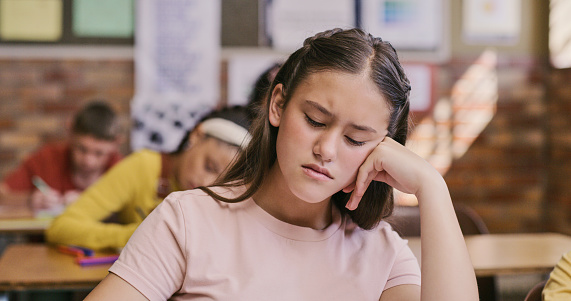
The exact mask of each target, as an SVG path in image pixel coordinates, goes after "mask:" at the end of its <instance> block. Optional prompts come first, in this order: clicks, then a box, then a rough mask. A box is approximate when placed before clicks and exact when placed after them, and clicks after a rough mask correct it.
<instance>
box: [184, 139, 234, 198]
mask: <svg viewBox="0 0 571 301" xmlns="http://www.w3.org/2000/svg"><path fill="white" fill-rule="evenodd" d="M237 152H238V147H237V146H232V145H230V144H228V143H225V142H222V141H220V140H218V139H216V138H212V137H208V136H204V135H203V134H201V133H200V130H198V131H197V130H195V131H193V132H192V133H191V137H190V147H189V148H188V149H187V150H186V151H184V152H183V153H182V155H181V161H180V164H179V165H178V166H173V168H174V170H175V178H176V181H177V182H178V185H179V187H180V188H181V189H194V188H196V187H198V186H206V185H210V184H212V183H213V182H214V180H216V178H217V177H218V176H219V175H220V174H221V173H222V171H224V169H226V167H227V166H228V165H229V164H230V162H231V161H232V159H233V158H234V156H235V155H236V153H237Z"/></svg>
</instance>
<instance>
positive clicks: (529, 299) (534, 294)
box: [524, 280, 547, 301]
mask: <svg viewBox="0 0 571 301" xmlns="http://www.w3.org/2000/svg"><path fill="white" fill-rule="evenodd" d="M545 283H547V280H543V281H541V282H539V283H537V284H536V285H534V286H533V287H532V288H531V289H530V290H529V292H528V293H527V296H525V299H524V301H541V292H543V288H544V287H545Z"/></svg>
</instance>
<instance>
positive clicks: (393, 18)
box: [360, 0, 446, 51]
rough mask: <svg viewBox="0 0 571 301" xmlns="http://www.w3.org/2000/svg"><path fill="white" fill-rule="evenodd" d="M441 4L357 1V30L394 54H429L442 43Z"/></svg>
mask: <svg viewBox="0 0 571 301" xmlns="http://www.w3.org/2000/svg"><path fill="white" fill-rule="evenodd" d="M444 12H445V6H444V1H443V0H361V9H360V16H361V27H362V28H363V29H365V30H366V31H368V32H370V33H371V34H373V35H374V36H378V37H381V38H382V39H383V40H385V41H389V42H391V44H392V45H393V47H395V48H396V49H397V50H413V51H431V50H436V49H437V48H438V47H440V46H441V44H442V43H443V41H444V40H443V35H444V32H443V27H444V26H445V24H444V20H446V15H445V14H444Z"/></svg>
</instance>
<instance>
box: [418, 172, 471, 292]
mask: <svg viewBox="0 0 571 301" xmlns="http://www.w3.org/2000/svg"><path fill="white" fill-rule="evenodd" d="M425 187H426V188H424V190H423V191H421V192H419V193H418V195H417V198H418V203H419V208H420V225H421V251H422V252H421V254H422V255H421V256H422V258H421V269H422V288H421V300H467V301H470V300H474V301H477V300H479V298H478V288H477V284H476V277H475V274H474V268H473V266H472V262H471V260H470V256H469V254H468V250H467V248H466V244H465V242H464V237H463V236H462V232H461V230H460V226H459V225H458V220H457V218H456V213H455V211H454V207H453V205H452V201H451V198H450V193H449V192H448V188H447V186H446V183H445V182H444V179H442V177H441V176H438V177H437V178H436V179H434V183H431V185H426V186H425Z"/></svg>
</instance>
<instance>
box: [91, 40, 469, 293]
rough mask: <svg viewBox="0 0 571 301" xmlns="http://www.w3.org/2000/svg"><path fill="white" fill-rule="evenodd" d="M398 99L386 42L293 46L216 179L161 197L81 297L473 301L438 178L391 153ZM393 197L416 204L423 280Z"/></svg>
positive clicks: (399, 135) (397, 71) (400, 107)
mask: <svg viewBox="0 0 571 301" xmlns="http://www.w3.org/2000/svg"><path fill="white" fill-rule="evenodd" d="M409 91H410V84H409V81H408V79H407V77H406V75H405V73H404V70H403V68H402V66H401V65H400V63H399V61H398V57H397V54H396V52H395V50H394V48H393V47H392V46H391V44H390V43H388V42H385V41H383V40H381V39H380V38H375V37H373V36H371V35H369V34H366V33H364V32H363V31H362V30H359V29H351V30H340V29H335V30H330V31H325V32H322V33H318V34H316V35H315V36H313V37H310V38H308V39H306V40H305V42H304V44H303V46H302V47H301V48H300V49H298V50H297V51H296V52H294V53H293V54H292V55H290V57H289V58H288V60H287V61H286V62H285V63H284V65H283V66H282V67H281V68H280V70H279V72H278V74H277V75H276V78H275V79H274V81H273V83H272V86H271V89H270V96H269V98H268V102H267V106H266V110H264V111H263V112H262V114H263V115H262V116H261V117H260V118H257V119H256V121H255V122H254V125H253V127H252V140H251V142H250V144H249V145H248V146H247V148H246V149H245V150H244V151H242V152H240V154H239V156H238V159H237V160H236V161H235V162H234V163H233V164H232V165H231V167H230V168H229V170H228V171H227V172H226V173H224V176H223V177H222V178H221V179H219V180H218V181H216V182H215V183H214V184H213V185H212V186H211V187H200V189H195V190H190V191H185V192H174V193H172V194H170V195H169V196H168V197H167V198H166V199H165V200H164V201H163V202H162V203H161V204H160V205H159V206H158V207H157V208H156V209H155V210H154V211H153V212H152V213H151V214H150V215H149V217H147V218H146V219H145V221H144V222H143V223H142V224H141V225H140V226H139V228H138V229H137V231H135V233H134V234H133V236H132V237H131V239H130V240H129V242H128V243H127V245H126V246H125V248H124V249H123V250H122V252H121V255H120V257H119V259H118V260H117V261H116V262H115V263H114V264H113V266H112V267H111V268H110V273H109V274H108V276H107V277H106V278H105V279H103V280H102V281H101V283H99V285H98V286H97V287H96V288H95V289H94V290H93V291H91V293H90V295H89V296H87V298H86V300H151V301H154V300H274V301H276V300H348V301H349V300H350V301H353V300H371V301H373V300H374V301H394V300H399V301H401V300H407V301H413V300H414V301H418V300H424V301H433V300H438V301H458V300H463V301H475V300H478V299H479V298H478V289H477V285H476V277H475V274H474V269H473V267H472V263H471V262H470V258H469V254H468V251H467V249H466V245H465V243H464V239H463V237H462V232H461V231H460V226H459V225H458V221H457V219H456V214H455V213H454V207H453V206H452V201H451V199H450V194H449V192H448V188H447V186H446V182H445V181H444V179H443V178H442V176H441V175H440V173H438V171H437V170H436V169H434V167H432V166H431V165H430V164H429V163H428V162H426V161H425V160H423V159H422V158H420V157H419V156H418V155H416V154H414V153H413V152H412V151H410V150H409V149H407V148H406V147H405V146H404V143H405V140H406V137H407V132H408V129H409V127H408V122H409V106H410V104H409ZM392 187H394V188H395V189H398V190H400V191H403V192H405V193H411V194H414V195H416V197H417V198H418V200H419V201H418V202H419V205H420V214H421V221H422V223H421V228H422V231H421V233H422V235H421V242H422V276H421V273H420V272H421V271H420V268H419V266H418V261H417V260H416V258H415V256H414V254H413V253H412V251H411V250H410V248H409V247H408V245H407V242H406V241H405V240H403V239H402V238H401V237H399V235H398V234H397V233H396V232H395V231H393V230H392V228H391V227H390V225H389V224H388V223H386V222H385V221H383V218H384V217H387V216H389V215H390V214H391V212H392V209H393V197H392V195H393V194H392ZM421 277H422V286H421V285H420V284H421Z"/></svg>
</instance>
